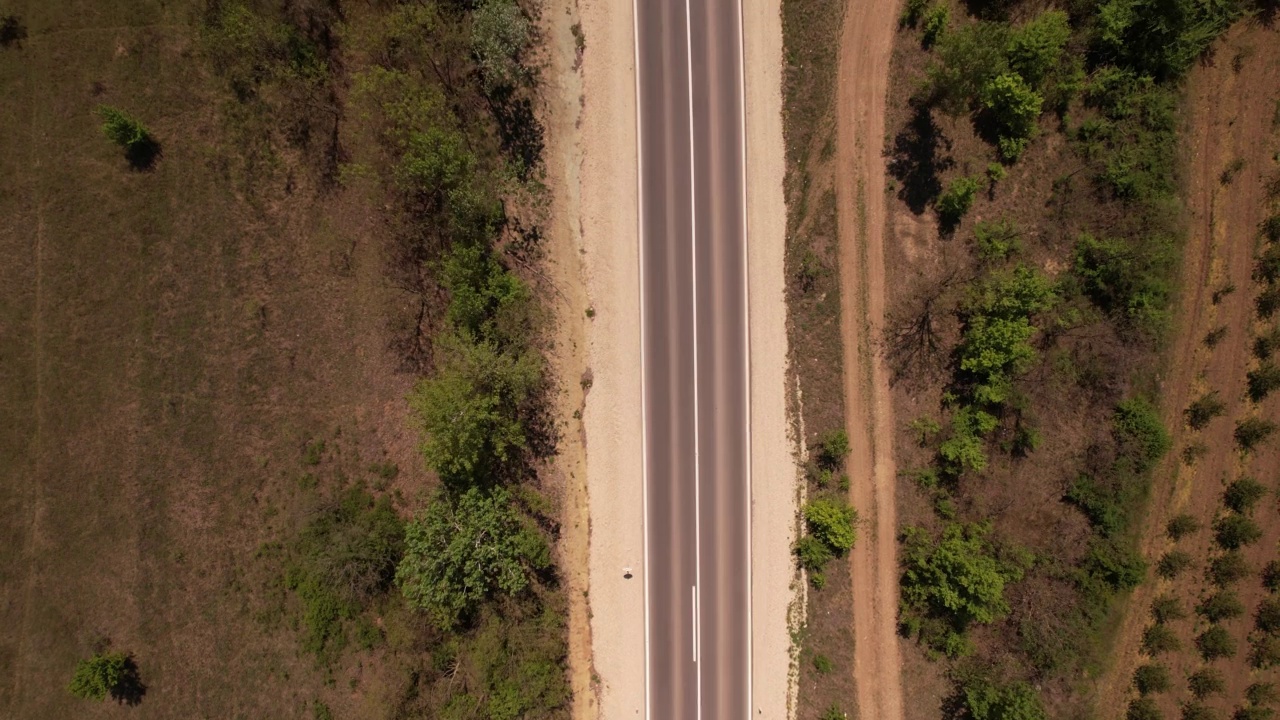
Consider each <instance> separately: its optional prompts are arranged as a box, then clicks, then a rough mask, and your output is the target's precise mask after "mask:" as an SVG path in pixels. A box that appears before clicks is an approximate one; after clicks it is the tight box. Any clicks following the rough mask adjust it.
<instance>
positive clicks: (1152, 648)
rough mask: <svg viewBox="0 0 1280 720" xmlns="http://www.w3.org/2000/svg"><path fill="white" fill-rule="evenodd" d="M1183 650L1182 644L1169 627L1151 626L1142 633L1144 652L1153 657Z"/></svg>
mask: <svg viewBox="0 0 1280 720" xmlns="http://www.w3.org/2000/svg"><path fill="white" fill-rule="evenodd" d="M1181 649H1182V643H1181V642H1179V641H1178V636H1177V635H1176V634H1175V633H1174V632H1173V630H1172V629H1171V628H1170V627H1169V626H1168V625H1159V624H1157V625H1151V626H1149V627H1148V628H1147V629H1146V630H1143V631H1142V651H1143V652H1145V653H1146V654H1148V655H1150V656H1151V657H1157V656H1159V655H1162V654H1164V653H1167V652H1177V651H1178V650H1181Z"/></svg>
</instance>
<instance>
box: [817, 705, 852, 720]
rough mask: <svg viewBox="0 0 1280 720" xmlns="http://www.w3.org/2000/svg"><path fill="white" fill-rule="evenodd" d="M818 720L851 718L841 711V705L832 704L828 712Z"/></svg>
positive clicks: (847, 719)
mask: <svg viewBox="0 0 1280 720" xmlns="http://www.w3.org/2000/svg"><path fill="white" fill-rule="evenodd" d="M818 720H849V716H848V715H846V714H845V712H844V711H843V710H841V709H840V706H839V705H837V704H835V703H831V707H829V708H827V711H826V712H824V713H822V717H821V718H819V719H818Z"/></svg>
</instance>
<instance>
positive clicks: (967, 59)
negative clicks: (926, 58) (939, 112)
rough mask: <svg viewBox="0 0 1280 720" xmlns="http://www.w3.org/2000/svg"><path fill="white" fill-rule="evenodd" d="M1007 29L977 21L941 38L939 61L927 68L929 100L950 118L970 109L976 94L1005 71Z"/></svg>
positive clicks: (1001, 25) (999, 25)
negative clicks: (949, 115)
mask: <svg viewBox="0 0 1280 720" xmlns="http://www.w3.org/2000/svg"><path fill="white" fill-rule="evenodd" d="M1008 36H1009V31H1008V28H1007V27H1006V26H1005V25H1004V24H1003V23H992V22H978V23H974V24H972V25H966V26H964V27H961V28H958V29H956V30H954V31H952V32H948V33H946V34H945V35H943V36H942V39H941V40H940V41H939V42H938V45H937V50H938V62H937V64H935V65H934V66H933V67H931V68H930V69H929V82H928V92H929V95H930V99H931V100H932V101H933V102H935V103H937V104H938V105H939V106H941V107H942V109H943V110H945V111H946V112H947V113H949V114H951V115H959V114H960V113H962V112H965V111H967V110H969V109H971V108H972V107H973V103H974V101H975V99H976V98H977V97H978V93H979V91H980V90H981V89H982V87H983V86H985V85H986V84H987V81H989V80H990V79H991V78H993V77H995V76H996V75H999V74H1000V73H1002V72H1005V71H1006V70H1007V69H1008V67H1009V65H1008V61H1007V59H1006V58H1005V48H1006V47H1007V45H1008Z"/></svg>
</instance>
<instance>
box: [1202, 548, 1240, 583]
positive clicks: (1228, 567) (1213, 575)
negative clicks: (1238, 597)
mask: <svg viewBox="0 0 1280 720" xmlns="http://www.w3.org/2000/svg"><path fill="white" fill-rule="evenodd" d="M1249 573H1250V570H1249V563H1247V562H1245V559H1244V555H1242V554H1240V551H1239V550H1228V551H1227V552H1225V553H1223V554H1221V555H1219V556H1218V557H1216V558H1214V559H1213V560H1212V561H1211V562H1210V563H1209V573H1208V576H1209V580H1211V581H1212V582H1213V584H1214V585H1217V586H1218V587H1226V586H1228V585H1231V584H1233V583H1237V582H1239V581H1241V580H1243V579H1245V578H1247V577H1249Z"/></svg>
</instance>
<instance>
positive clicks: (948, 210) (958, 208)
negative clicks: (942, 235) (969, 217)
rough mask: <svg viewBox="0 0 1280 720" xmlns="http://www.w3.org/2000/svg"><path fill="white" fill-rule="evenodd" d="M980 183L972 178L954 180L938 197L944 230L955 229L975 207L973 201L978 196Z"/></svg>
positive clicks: (939, 213)
mask: <svg viewBox="0 0 1280 720" xmlns="http://www.w3.org/2000/svg"><path fill="white" fill-rule="evenodd" d="M978 187H979V186H978V181H977V180H976V179H974V178H971V177H958V178H956V179H955V180H952V181H951V183H950V184H949V185H947V189H946V190H945V191H943V193H942V194H941V195H939V196H938V204H937V209H938V219H939V220H940V221H941V223H942V226H943V228H944V229H950V228H954V227H955V226H956V225H957V224H959V222H960V219H961V218H963V217H964V216H965V215H966V214H968V212H969V209H970V208H972V207H973V200H974V198H975V197H976V196H977V194H978Z"/></svg>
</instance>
